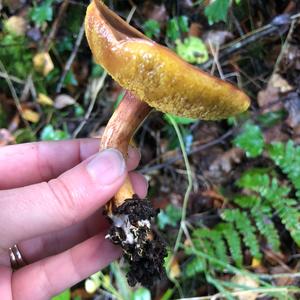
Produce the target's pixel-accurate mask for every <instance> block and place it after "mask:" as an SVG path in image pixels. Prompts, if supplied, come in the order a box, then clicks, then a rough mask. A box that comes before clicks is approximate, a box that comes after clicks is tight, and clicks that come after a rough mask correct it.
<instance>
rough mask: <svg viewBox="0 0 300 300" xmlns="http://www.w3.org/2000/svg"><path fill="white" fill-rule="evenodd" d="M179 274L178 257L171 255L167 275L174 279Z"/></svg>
mask: <svg viewBox="0 0 300 300" xmlns="http://www.w3.org/2000/svg"><path fill="white" fill-rule="evenodd" d="M180 274H181V270H180V266H179V263H178V259H177V258H176V257H175V256H172V257H171V265H170V270H169V277H170V278H172V279H174V278H176V277H179V276H180Z"/></svg>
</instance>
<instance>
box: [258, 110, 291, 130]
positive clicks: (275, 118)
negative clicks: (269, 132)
mask: <svg viewBox="0 0 300 300" xmlns="http://www.w3.org/2000/svg"><path fill="white" fill-rule="evenodd" d="M285 115H286V113H285V112H284V111H283V110H279V111H274V112H273V111H271V112H268V113H265V114H263V115H259V116H258V121H259V122H260V124H262V125H263V126H266V127H272V126H274V125H276V124H277V123H278V122H280V121H281V120H282V119H283V118H284V116H285Z"/></svg>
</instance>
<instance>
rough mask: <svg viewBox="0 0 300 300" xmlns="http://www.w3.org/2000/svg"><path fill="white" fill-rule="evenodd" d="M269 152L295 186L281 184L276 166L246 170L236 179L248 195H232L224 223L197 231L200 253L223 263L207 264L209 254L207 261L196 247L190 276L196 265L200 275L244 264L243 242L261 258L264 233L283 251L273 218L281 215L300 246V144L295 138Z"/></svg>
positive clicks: (278, 249) (196, 238)
mask: <svg viewBox="0 0 300 300" xmlns="http://www.w3.org/2000/svg"><path fill="white" fill-rule="evenodd" d="M268 153H269V156H270V158H271V159H272V160H273V161H274V163H275V164H276V165H277V166H278V167H279V168H280V169H281V170H282V172H283V173H284V174H285V175H286V176H287V177H288V179H289V180H290V182H291V185H287V184H282V183H279V181H278V179H277V174H276V172H275V171H274V170H271V169H266V168H255V169H251V170H248V171H247V172H245V173H244V174H243V175H242V176H241V178H240V179H239V180H238V181H237V182H236V185H237V186H238V187H239V188H241V189H242V191H243V193H242V194H240V195H237V196H235V197H234V198H233V201H232V202H231V203H232V205H233V206H234V208H232V209H225V210H223V212H222V213H221V218H222V219H223V222H220V223H219V224H217V225H216V226H215V227H214V228H212V229H208V228H199V229H196V230H194V231H193V234H192V242H193V244H194V246H195V248H196V250H197V251H201V252H202V253H205V254H207V255H208V256H209V257H213V258H217V259H218V260H219V261H221V262H223V263H222V264H221V263H219V264H218V263H217V262H214V263H211V262H208V257H207V261H205V259H204V258H203V257H200V256H199V255H197V251H193V250H191V249H190V254H193V255H194V256H193V257H194V259H192V260H191V261H190V262H189V263H188V264H187V269H189V270H188V271H187V273H188V274H191V273H192V271H191V270H190V268H191V269H192V268H194V272H196V273H197V272H203V271H205V267H206V268H209V269H211V268H212V270H214V269H215V270H218V271H219V270H223V271H225V270H224V269H225V266H226V265H227V266H228V264H231V263H232V262H234V263H235V264H236V265H237V266H238V267H242V265H243V256H242V248H243V246H245V247H247V248H249V250H250V253H251V255H252V256H253V257H254V258H257V259H261V258H262V252H261V250H260V247H259V245H260V240H261V238H262V237H264V239H265V240H266V242H267V244H268V245H269V247H270V248H272V249H273V250H274V251H276V252H278V251H280V246H281V244H280V236H279V233H278V231H277V228H276V226H275V224H274V221H273V218H274V216H277V217H278V218H279V219H280V221H281V223H282V224H283V225H284V226H285V228H286V230H287V231H288V232H289V233H290V235H291V237H292V239H293V240H294V241H295V243H296V244H297V245H299V246H300V211H299V201H298V200H296V199H293V198H291V195H292V194H293V191H294V190H295V191H296V195H297V196H298V197H299V196H300V147H295V146H294V144H293V142H288V143H287V144H286V145H284V144H282V143H274V144H272V145H270V147H269V148H268ZM210 261H212V260H210ZM197 264H199V265H197ZM203 267H204V268H203ZM193 275H195V273H193Z"/></svg>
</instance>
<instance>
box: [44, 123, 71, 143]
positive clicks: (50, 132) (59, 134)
mask: <svg viewBox="0 0 300 300" xmlns="http://www.w3.org/2000/svg"><path fill="white" fill-rule="evenodd" d="M68 138H70V135H69V133H68V132H66V131H63V130H54V128H53V126H52V125H51V124H49V125H47V126H45V127H44V128H43V130H42V132H41V140H42V141H58V140H66V139H68Z"/></svg>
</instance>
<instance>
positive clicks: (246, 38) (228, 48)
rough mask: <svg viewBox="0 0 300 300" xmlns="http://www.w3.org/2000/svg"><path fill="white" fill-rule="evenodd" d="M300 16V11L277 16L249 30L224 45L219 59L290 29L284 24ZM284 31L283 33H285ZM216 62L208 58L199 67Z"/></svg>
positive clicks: (208, 66) (206, 67) (209, 65)
mask: <svg viewBox="0 0 300 300" xmlns="http://www.w3.org/2000/svg"><path fill="white" fill-rule="evenodd" d="M280 17H281V18H285V19H284V21H283V22H281V23H280V22H279V21H278V20H279V18H280ZM299 17H300V13H297V14H295V15H292V16H288V15H281V16H277V17H276V18H275V19H274V20H273V21H272V22H271V23H269V24H267V25H265V26H263V27H261V28H258V29H256V30H254V31H251V32H249V33H248V34H245V35H243V36H242V37H241V38H238V39H237V40H235V41H233V42H231V43H229V44H226V45H224V46H223V47H222V49H221V50H220V54H219V60H222V59H224V58H225V57H226V56H229V55H231V54H233V53H235V52H237V51H239V50H240V49H242V48H244V47H246V46H247V45H249V44H251V43H253V42H255V41H257V40H259V39H262V38H264V37H266V36H268V35H270V34H273V33H275V32H277V31H283V32H286V31H287V30H288V28H284V26H286V25H288V24H290V23H291V22H292V21H293V20H295V19H298V18H299ZM283 32H282V33H283ZM213 63H214V59H213V58H212V59H210V60H208V61H207V62H206V63H204V64H201V65H199V67H201V69H204V70H205V69H208V68H210V67H211V66H212V64H213Z"/></svg>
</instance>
